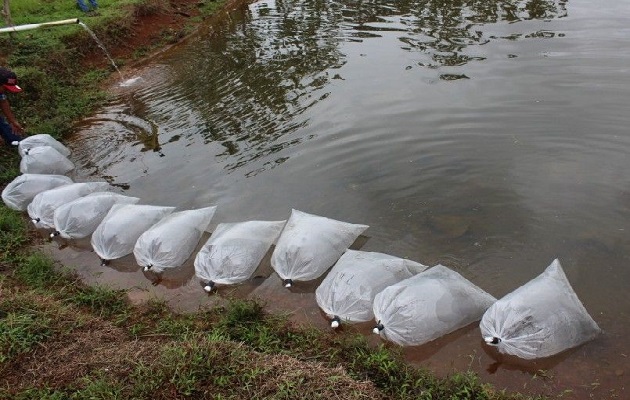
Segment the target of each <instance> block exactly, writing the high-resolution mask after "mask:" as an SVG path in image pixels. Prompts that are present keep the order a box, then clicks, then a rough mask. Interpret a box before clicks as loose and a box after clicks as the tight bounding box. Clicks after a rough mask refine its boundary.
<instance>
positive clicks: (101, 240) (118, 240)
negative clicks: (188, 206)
mask: <svg viewBox="0 0 630 400" xmlns="http://www.w3.org/2000/svg"><path fill="white" fill-rule="evenodd" d="M174 209H175V207H162V206H150V205H140V204H114V205H113V206H112V208H111V209H110V210H109V212H108V213H107V215H106V216H105V218H104V219H103V221H102V222H101V223H100V224H99V225H98V227H97V228H96V230H95V231H94V233H92V239H91V243H92V248H93V249H94V251H95V252H96V254H98V256H99V257H100V258H101V261H102V265H105V264H107V262H108V261H109V260H114V259H116V258H120V257H124V256H126V255H127V254H130V253H131V252H133V247H134V245H135V244H136V241H137V240H138V238H139V237H140V235H142V233H144V232H145V231H146V230H147V229H149V228H150V227H152V226H153V225H155V224H156V223H157V222H158V221H160V220H161V219H162V218H164V217H165V216H167V215H169V214H170V213H172V212H173V210H174Z"/></svg>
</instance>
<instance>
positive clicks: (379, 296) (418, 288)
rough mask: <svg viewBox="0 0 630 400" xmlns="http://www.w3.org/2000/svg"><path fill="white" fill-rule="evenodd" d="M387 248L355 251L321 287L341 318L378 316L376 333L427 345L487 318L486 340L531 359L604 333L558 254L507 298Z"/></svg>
mask: <svg viewBox="0 0 630 400" xmlns="http://www.w3.org/2000/svg"><path fill="white" fill-rule="evenodd" d="M426 268H427V267H424V266H422V265H421V264H418V263H415V262H413V261H409V260H404V259H400V258H397V257H392V256H389V255H385V254H381V253H370V252H362V251H352V250H348V251H347V252H346V253H345V254H344V255H343V256H342V257H341V258H340V259H339V261H338V262H337V264H336V265H335V266H334V267H333V269H332V270H331V271H330V273H329V274H328V275H327V276H326V278H325V279H324V281H323V282H322V283H321V285H320V286H319V287H318V288H317V290H316V292H315V293H316V300H317V304H318V305H319V307H320V308H321V309H322V310H323V311H324V312H325V313H326V315H327V316H328V317H329V318H331V319H332V324H331V325H332V326H333V327H337V326H339V323H340V322H367V321H370V320H372V319H375V320H376V321H377V325H376V327H375V328H374V333H378V334H380V335H381V336H382V337H384V338H385V339H388V340H391V341H393V342H395V343H397V344H400V345H403V346H412V345H421V344H424V343H427V342H429V341H431V340H434V339H436V338H438V337H441V336H443V335H446V334H448V333H450V332H453V331H455V330H457V329H459V328H462V327H464V326H466V325H469V324H470V323H472V322H474V321H478V320H479V319H481V324H480V328H481V333H482V336H483V338H484V340H485V342H486V343H487V344H489V345H492V346H496V347H497V350H498V351H499V352H500V353H504V354H510V355H514V356H517V357H520V358H524V359H535V358H542V357H549V356H552V355H554V354H558V353H560V352H562V351H564V350H567V349H570V348H573V347H576V346H578V345H580V344H582V343H585V342H587V341H589V340H591V339H593V338H594V337H595V336H597V335H598V334H599V333H600V329H599V327H598V326H597V324H596V323H595V321H593V319H592V318H591V317H590V315H589V314H588V312H587V311H586V309H585V308H584V306H583V305H582V303H581V302H580V300H579V299H578V297H577V295H576V294H575V292H574V291H573V289H572V288H571V285H570V284H569V282H568V280H567V278H566V275H565V274H564V271H563V270H562V267H561V265H560V262H559V261H558V260H554V261H553V263H552V264H551V265H550V266H549V267H548V268H547V269H546V270H545V271H544V272H543V273H542V274H541V275H540V276H538V277H537V278H535V279H533V280H532V281H530V282H528V283H527V284H525V285H523V286H521V287H520V288H518V289H516V290H515V291H513V292H512V293H510V294H508V295H506V296H504V297H503V298H501V299H500V300H498V301H497V300H496V299H495V298H494V297H492V296H491V295H489V294H488V293H486V292H484V291H483V290H482V289H480V288H479V287H477V286H475V285H474V284H472V283H471V282H470V281H468V280H466V279H465V278H464V277H462V276H461V275H460V274H458V273H457V272H455V271H452V270H450V269H448V268H446V267H444V266H442V265H438V266H435V267H433V268H430V269H428V270H427V269H426Z"/></svg>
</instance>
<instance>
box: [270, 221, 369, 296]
mask: <svg viewBox="0 0 630 400" xmlns="http://www.w3.org/2000/svg"><path fill="white" fill-rule="evenodd" d="M367 228H368V226H367V225H358V224H351V223H348V222H341V221H336V220H334V219H330V218H326V217H319V216H316V215H312V214H307V213H305V212H302V211H298V210H292V211H291V217H290V218H289V221H288V222H287V224H286V226H285V227H284V229H283V230H282V233H281V234H280V238H279V239H278V244H277V246H276V248H275V250H274V252H273V254H272V256H271V265H272V267H273V268H274V270H275V271H276V272H277V273H278V275H279V276H280V278H282V279H283V280H284V283H285V286H287V287H289V286H291V283H292V281H294V280H300V281H308V280H312V279H317V278H319V277H320V276H322V275H323V274H324V272H326V270H327V269H328V268H330V267H332V265H333V264H334V263H335V262H336V261H337V260H338V259H339V257H341V255H342V254H343V253H344V251H346V250H347V249H348V247H350V245H352V243H353V242H354V241H355V240H356V239H357V238H358V237H359V235H360V234H361V233H363V231H365V230H366V229H367Z"/></svg>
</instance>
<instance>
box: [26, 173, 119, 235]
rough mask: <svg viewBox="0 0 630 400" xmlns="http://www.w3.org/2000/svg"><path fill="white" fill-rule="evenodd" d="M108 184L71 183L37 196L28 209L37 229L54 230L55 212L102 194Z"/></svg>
mask: <svg viewBox="0 0 630 400" xmlns="http://www.w3.org/2000/svg"><path fill="white" fill-rule="evenodd" d="M109 187H110V186H109V183H107V182H85V183H71V184H69V185H64V186H59V187H56V188H53V189H49V190H46V191H44V192H41V193H39V194H37V195H36V196H35V197H34V198H33V201H32V202H31V204H29V205H28V207H27V208H26V209H27V211H28V215H29V217H31V219H32V221H33V223H34V224H35V227H37V228H53V227H54V226H55V221H54V217H55V210H56V209H57V208H58V207H60V206H62V205H64V204H66V203H69V202H71V201H73V200H75V199H78V198H79V197H83V196H87V195H88V194H90V193H94V192H100V191H104V190H107V189H108V188H109Z"/></svg>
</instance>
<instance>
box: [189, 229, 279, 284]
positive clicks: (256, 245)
mask: <svg viewBox="0 0 630 400" xmlns="http://www.w3.org/2000/svg"><path fill="white" fill-rule="evenodd" d="M285 223H286V221H247V222H237V223H232V224H219V225H217V228H216V229H215V230H214V232H213V233H212V236H210V238H209V239H208V241H207V242H206V243H205V244H204V245H203V247H202V248H201V250H200V251H199V253H197V256H196V257H195V272H196V275H197V277H198V278H199V279H200V280H201V281H202V282H204V283H205V286H204V290H206V291H207V292H210V291H212V289H213V287H214V285H215V284H222V285H232V284H236V283H240V282H243V281H246V280H247V279H249V278H250V276H251V275H252V274H253V273H254V271H255V270H256V268H257V267H258V265H259V264H260V262H261V261H262V259H263V258H264V257H265V254H267V251H269V248H270V247H271V245H272V244H273V243H274V242H275V241H276V239H277V238H278V236H279V235H280V232H281V231H282V228H283V227H284V224H285Z"/></svg>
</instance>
